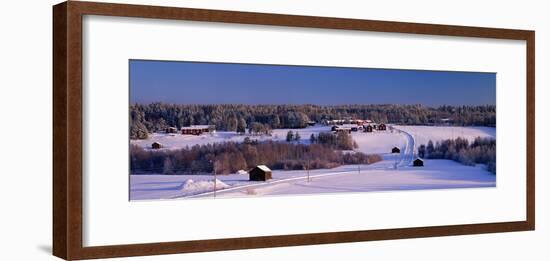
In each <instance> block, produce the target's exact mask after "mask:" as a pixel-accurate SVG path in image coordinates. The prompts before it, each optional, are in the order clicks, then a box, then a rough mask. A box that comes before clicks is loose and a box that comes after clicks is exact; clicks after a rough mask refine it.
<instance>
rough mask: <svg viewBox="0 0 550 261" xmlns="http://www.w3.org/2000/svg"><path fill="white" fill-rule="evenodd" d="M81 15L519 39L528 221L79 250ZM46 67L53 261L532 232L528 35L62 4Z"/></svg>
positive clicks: (531, 40)
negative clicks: (50, 123) (50, 63)
mask: <svg viewBox="0 0 550 261" xmlns="http://www.w3.org/2000/svg"><path fill="white" fill-rule="evenodd" d="M85 15H101V16H120V17H139V18H155V19H173V20H190V21H205V22H221V23H240V24H255V25H277V26H289V27H308V28H326V29H340V30H359V31H374V32H393V33H405V34H421V35H440V36H461V37H476V38H490V39H510V40H524V41H526V43H527V45H526V46H527V48H526V54H527V55H526V57H527V61H526V64H527V67H526V72H527V74H526V75H527V77H526V86H527V122H526V124H525V126H526V132H527V141H526V144H527V155H525V157H526V162H527V169H526V175H527V177H526V180H527V188H526V191H527V195H526V199H527V202H526V206H527V208H526V210H525V211H526V217H527V219H526V220H523V221H518V222H502V223H484V224H457V225H450V226H432V227H411V228H399V229H382V230H367V231H341V232H330V233H313V234H294V235H282V236H261V237H243V238H228V239H211V240H196V241H181V242H160V243H147V244H131V245H109V246H97V247H95V246H94V247H83V244H82V239H83V217H82V212H83V208H82V204H83V195H82V191H83V183H82V182H83V177H82V168H83V160H82V154H83V150H84V148H83V142H82V139H83V134H82V125H83V124H82V123H83V115H82V113H83V109H82V103H83V102H82V100H83V91H82V85H83V84H82V75H83V72H82V65H83V40H82V38H83V28H82V24H83V22H82V19H83V16H85ZM53 65H54V71H53V122H54V123H53V155H54V156H53V254H54V255H55V256H57V257H60V258H63V259H66V260H77V259H93V258H109V257H125V256H141V255H159V254H175V253H187V252H204V251H219V250H233V249H251V248H265V247H283V246H298V245H312V244H329V243H343V242H358V241H373V240H389V239H404V238H422V237H436V236H451V235H466V234H481V233H496V232H510V231H527V230H534V229H535V32H534V31H526V30H510V29H495V28H479V27H465V26H449V25H435V24H417V23H402V22H387V21H372V20H357V19H344V18H328V17H310V16H296V15H282V14H266V13H249V12H235V11H217V10H202V9H188V8H174V7H158V6H140V5H126V4H108V3H93V2H75V1H69V2H64V3H61V4H58V5H56V6H54V7H53Z"/></svg>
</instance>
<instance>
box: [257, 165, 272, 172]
mask: <svg viewBox="0 0 550 261" xmlns="http://www.w3.org/2000/svg"><path fill="white" fill-rule="evenodd" d="M258 168H259V169H261V170H263V171H271V169H269V168H268V167H267V166H266V165H258Z"/></svg>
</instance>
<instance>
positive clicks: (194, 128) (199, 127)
mask: <svg viewBox="0 0 550 261" xmlns="http://www.w3.org/2000/svg"><path fill="white" fill-rule="evenodd" d="M208 128H210V126H209V125H191V126H188V127H181V129H182V130H197V129H208Z"/></svg>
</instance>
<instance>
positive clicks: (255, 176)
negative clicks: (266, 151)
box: [248, 165, 272, 181]
mask: <svg viewBox="0 0 550 261" xmlns="http://www.w3.org/2000/svg"><path fill="white" fill-rule="evenodd" d="M248 174H249V175H250V177H249V180H251V181H267V180H269V179H271V178H272V177H271V169H269V168H268V167H267V166H266V165H258V166H256V167H254V168H253V169H251V170H250V171H248Z"/></svg>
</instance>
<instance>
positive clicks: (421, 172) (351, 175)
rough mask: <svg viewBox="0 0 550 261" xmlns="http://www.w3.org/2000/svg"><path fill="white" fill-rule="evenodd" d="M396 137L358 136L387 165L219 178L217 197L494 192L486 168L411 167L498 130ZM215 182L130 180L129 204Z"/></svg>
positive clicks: (196, 139) (280, 133)
mask: <svg viewBox="0 0 550 261" xmlns="http://www.w3.org/2000/svg"><path fill="white" fill-rule="evenodd" d="M395 127H396V130H394V131H393V132H392V131H390V130H388V131H380V132H373V133H362V132H353V133H352V137H353V139H354V140H355V141H356V142H357V144H358V145H359V148H358V149H357V151H361V152H364V153H368V154H373V153H376V154H381V155H382V156H383V158H384V160H383V161H382V162H378V163H375V164H371V165H361V166H358V165H345V166H340V167H337V168H334V169H321V170H312V171H310V172H309V176H310V179H309V181H308V178H307V176H308V173H307V171H282V170H275V171H273V179H272V180H270V181H268V182H257V181H248V175H246V174H234V175H218V180H217V181H216V185H215V186H216V196H217V197H235V196H258V195H288V194H310V193H339V192H367V191H387V190H414V189H444V188H474V187H494V186H495V185H496V176H495V175H494V174H492V173H490V172H488V171H486V170H485V166H482V165H480V166H476V167H471V166H465V165H461V164H459V163H456V162H454V161H450V160H425V162H424V163H425V164H424V165H425V166H424V167H412V166H411V161H412V160H413V158H414V150H415V148H416V146H418V145H419V144H426V143H427V142H428V140H432V141H434V142H435V141H438V140H443V139H449V138H456V137H458V136H460V137H464V138H467V139H469V140H473V139H474V138H476V137H478V136H480V137H495V135H496V131H495V128H487V127H434V126H395ZM328 130H330V127H327V126H320V125H317V126H313V127H309V128H305V129H299V130H292V131H298V132H299V133H300V136H301V137H302V141H301V142H303V143H308V142H309V136H310V135H311V134H312V133H315V134H317V133H319V132H322V131H328ZM288 131H289V130H288V129H279V130H274V131H273V135H271V136H253V137H251V138H253V139H258V140H276V141H284V140H285V138H286V133H287V132H288ZM245 137H246V135H237V134H235V133H228V132H217V133H215V134H212V135H210V134H206V135H201V136H188V135H179V134H172V135H167V134H153V135H152V136H151V137H150V138H149V139H147V140H141V141H134V140H133V141H132V144H137V145H140V146H143V147H144V148H148V147H149V146H150V144H151V143H152V142H154V141H158V142H160V143H162V144H163V145H164V146H165V148H166V149H176V148H183V147H186V146H189V147H190V146H193V145H195V144H208V143H213V142H226V141H233V142H242V141H243V140H244V138H245ZM393 147H399V148H400V149H401V153H400V154H391V153H390V151H391V148H393ZM213 191H214V180H213V176H212V175H210V174H205V175H131V176H130V199H131V200H147V199H171V198H187V197H213V196H214V193H213Z"/></svg>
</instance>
